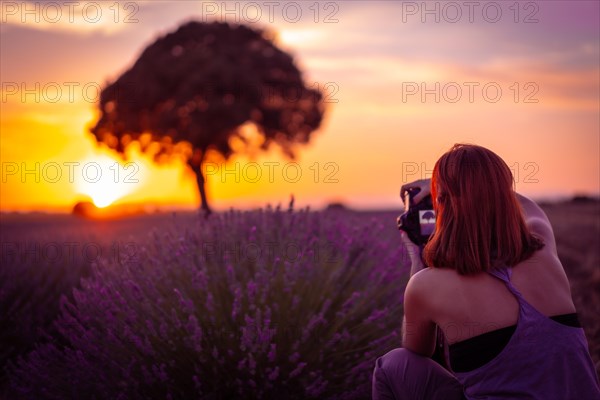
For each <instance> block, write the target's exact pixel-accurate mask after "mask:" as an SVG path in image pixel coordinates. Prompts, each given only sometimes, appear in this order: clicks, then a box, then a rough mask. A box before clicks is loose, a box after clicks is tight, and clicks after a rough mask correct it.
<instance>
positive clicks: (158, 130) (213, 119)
mask: <svg viewBox="0 0 600 400" xmlns="http://www.w3.org/2000/svg"><path fill="white" fill-rule="evenodd" d="M100 112H101V117H100V119H99V121H98V123H97V124H96V126H95V127H93V128H92V129H91V131H92V133H93V134H94V136H95V138H96V140H97V141H98V142H103V143H105V144H106V145H108V146H109V147H110V148H113V149H115V150H116V151H118V152H119V153H121V154H124V150H125V147H126V146H127V144H128V143H130V142H131V141H132V140H136V139H139V138H140V136H141V135H143V134H150V135H151V138H152V142H154V143H158V146H159V150H158V152H157V153H156V154H155V159H158V158H159V157H160V156H161V155H165V154H166V155H169V154H172V153H173V151H174V148H175V145H176V144H178V143H181V142H188V143H190V144H191V147H192V149H193V150H192V154H188V155H187V160H188V164H189V166H190V167H191V169H192V170H193V171H194V173H195V174H196V179H197V183H198V190H199V191H200V198H201V209H203V210H204V211H205V214H206V215H208V214H210V212H211V210H210V207H209V205H208V201H207V198H206V190H205V177H204V174H203V171H202V166H203V163H204V162H205V161H206V154H207V151H208V150H210V149H212V150H215V151H216V152H218V153H219V154H221V155H222V156H223V157H224V158H225V159H227V158H228V157H229V156H230V155H231V154H232V153H233V149H232V147H231V145H230V140H231V139H232V138H233V137H238V138H239V139H241V140H242V142H244V143H247V140H246V138H245V137H244V136H243V135H242V133H241V127H242V126H243V125H244V124H246V123H253V124H254V125H255V126H256V129H257V131H258V132H259V133H260V134H261V135H262V137H263V139H264V141H263V143H262V144H261V149H262V150H265V149H267V148H268V147H269V146H270V145H271V144H272V143H277V144H278V145H279V146H281V148H282V150H283V151H284V153H285V154H286V155H287V156H289V157H291V158H293V157H294V147H295V146H294V145H295V144H296V143H308V142H309V140H310V137H311V134H312V133H313V132H314V131H315V130H316V129H317V128H319V126H320V124H321V121H322V118H323V113H324V104H323V94H322V92H321V91H319V90H318V89H312V88H309V87H307V86H306V84H305V83H304V81H303V78H302V74H301V72H300V70H299V69H298V68H297V67H296V65H295V64H294V60H293V58H292V57H291V56H290V55H289V54H287V53H285V52H284V51H282V50H280V49H279V48H277V47H276V45H275V44H274V43H273V38H272V37H271V36H270V33H269V32H266V31H262V30H256V29H251V28H249V27H246V26H243V25H229V24H227V23H219V22H213V23H200V22H195V21H192V22H189V23H186V24H184V25H182V26H181V27H179V29H177V31H175V32H173V33H169V34H167V35H165V36H163V37H161V38H159V39H157V40H156V41H155V42H154V43H153V44H151V45H150V46H148V47H147V48H146V49H145V50H144V51H143V53H142V54H141V56H140V57H139V58H138V60H137V61H136V62H135V64H134V65H133V66H132V67H131V68H130V69H129V70H128V71H126V72H125V73H123V75H121V76H120V77H119V78H118V79H117V80H116V81H114V82H113V83H111V84H109V85H108V86H107V87H105V88H104V89H103V90H102V93H101V95H100ZM149 147H150V146H149V145H148V143H142V150H144V151H146V150H147V149H148V148H149Z"/></svg>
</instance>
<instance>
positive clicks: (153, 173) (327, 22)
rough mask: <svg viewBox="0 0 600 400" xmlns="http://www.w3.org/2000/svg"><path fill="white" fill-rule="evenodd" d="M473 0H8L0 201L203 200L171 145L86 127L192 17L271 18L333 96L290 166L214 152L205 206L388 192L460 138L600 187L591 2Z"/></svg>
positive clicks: (11, 206)
mask: <svg viewBox="0 0 600 400" xmlns="http://www.w3.org/2000/svg"><path fill="white" fill-rule="evenodd" d="M92 3H93V4H92ZM475 3H476V4H475V6H473V7H474V8H469V5H468V4H472V3H469V2H461V1H458V2H433V1H432V2H427V3H426V4H425V3H423V2H394V1H386V2H372V1H369V2H367V1H348V2H346V1H339V2H326V1H323V2H318V3H317V2H315V1H306V2H297V3H294V6H289V5H288V6H286V4H289V3H286V2H260V1H258V2H206V1H193V0H192V1H169V2H166V1H165V2H162V1H147V2H144V1H137V2H120V3H118V4H117V5H118V7H117V6H115V4H116V3H115V2H114V1H109V2H96V3H94V2H86V1H81V2H79V5H78V6H69V5H65V2H63V1H56V2H47V1H41V2H40V1H38V2H28V3H27V4H25V3H24V2H21V1H18V2H4V1H3V2H2V4H1V8H2V10H1V11H2V15H1V18H2V19H1V27H0V44H1V50H0V52H1V54H0V75H1V81H2V87H1V99H0V107H1V109H0V117H1V122H0V135H1V141H0V157H1V163H2V177H1V179H2V181H1V191H0V208H1V210H2V211H11V210H43V211H69V210H70V209H71V208H72V207H73V205H74V204H75V203H76V202H77V201H80V200H89V199H93V200H94V201H95V202H96V204H97V205H107V204H110V203H112V202H115V203H130V202H134V203H151V204H160V205H164V206H176V207H185V208H193V207H197V205H198V203H199V196H198V194H197V190H196V187H195V179H194V177H193V175H192V174H191V172H190V171H188V170H187V169H186V167H185V164H184V163H183V162H182V161H181V160H176V159H174V160H173V161H172V162H170V163H168V164H163V165H156V164H154V163H153V162H152V161H150V159H149V158H148V157H144V156H142V155H141V154H140V153H139V151H137V149H136V148H132V149H131V151H130V156H131V157H130V161H131V162H133V164H131V165H127V167H128V168H127V169H125V165H124V164H118V163H117V164H115V163H116V162H117V160H119V158H118V157H117V155H116V154H115V153H113V152H111V151H108V150H106V149H102V148H99V147H97V146H96V144H95V142H94V139H93V137H92V135H91V134H90V133H89V127H90V126H91V125H93V124H94V123H95V121H96V120H97V118H98V111H97V100H98V93H97V90H98V88H101V87H104V86H105V85H106V84H107V83H108V82H111V81H113V80H115V79H116V78H118V77H119V76H120V74H122V73H123V72H125V71H126V70H127V69H128V68H129V67H131V66H132V64H133V63H134V62H135V60H136V59H137V57H138V56H139V55H140V54H141V52H142V51H143V49H144V48H145V47H146V46H147V45H149V44H151V43H152V42H153V41H154V40H155V39H156V38H157V37H158V36H161V35H164V34H166V33H168V32H171V31H174V30H176V29H177V27H178V26H179V25H181V24H182V23H184V22H187V21H189V20H193V19H195V20H199V21H203V20H204V21H210V20H219V21H227V22H232V23H233V22H239V23H246V24H248V25H250V26H254V27H257V28H267V29H270V30H272V31H274V32H276V33H277V35H278V39H277V43H278V45H279V46H281V47H282V48H284V49H286V50H288V51H289V52H291V53H292V54H293V55H294V57H295V59H296V62H297V64H298V65H299V66H300V68H301V69H302V70H303V72H304V74H305V80H306V81H307V82H308V83H309V84H311V85H312V84H314V85H318V86H319V87H320V88H322V89H327V90H329V96H328V98H329V99H330V100H331V102H330V103H329V104H328V108H327V113H326V117H325V122H324V124H323V126H322V128H321V129H320V130H319V131H318V132H317V133H315V135H314V137H313V140H312V141H311V144H310V145H309V146H306V147H303V148H299V149H298V150H299V151H298V158H297V160H295V161H294V162H296V163H297V164H291V162H292V161H291V160H288V159H286V158H285V157H284V156H283V155H282V153H281V151H280V150H279V149H278V148H276V147H273V148H272V149H271V150H270V151H269V152H266V153H258V154H255V155H252V156H250V155H243V154H242V155H238V156H234V157H232V158H231V159H230V160H229V161H228V162H227V164H223V163H216V164H214V165H213V166H212V168H211V169H210V174H209V176H208V185H207V190H208V195H209V199H210V201H211V204H212V206H213V207H214V208H215V209H217V210H219V209H226V208H228V207H230V206H234V207H237V208H248V207H255V206H262V205H265V204H267V203H270V204H274V205H275V204H278V203H281V204H287V202H288V200H289V197H290V194H294V196H295V198H296V204H297V205H298V206H305V205H311V206H313V207H315V208H319V207H322V206H324V205H326V204H328V203H329V202H333V201H343V202H344V203H346V204H348V205H349V206H352V207H356V208H362V209H366V208H384V207H385V208H390V207H398V206H399V205H400V199H399V197H398V193H399V188H400V186H401V185H402V184H403V183H406V182H407V181H411V180H414V179H419V178H422V177H428V176H429V174H430V173H431V169H433V165H434V163H435V160H436V159H437V158H438V157H439V156H440V155H441V154H442V153H444V152H445V151H446V150H447V149H448V148H449V147H450V146H451V145H452V144H454V143H456V142H471V143H477V144H480V145H483V146H486V147H488V148H490V149H491V150H493V151H495V152H496V153H497V154H499V155H500V156H501V157H502V158H503V159H504V160H505V161H506V162H507V164H508V165H509V166H511V168H512V169H513V173H514V174H515V179H516V182H517V183H516V185H517V190H518V191H519V192H522V193H523V194H526V195H529V196H531V197H534V198H538V199H541V198H557V197H562V196H571V195H573V194H576V193H586V194H591V195H599V194H600V172H599V171H600V111H599V107H600V65H599V60H600V43H599V42H600V39H599V38H600V27H599V19H598V15H600V5H599V4H600V3H599V2H597V1H546V2H543V1H538V2H519V3H515V2H512V1H509V2H504V1H501V2H485V1H483V2H475ZM56 5H58V6H60V9H59V8H57V7H56ZM69 7H73V8H72V9H70V8H69ZM425 8H427V9H425ZM317 11H318V12H317ZM58 13H60V15H59V14H58ZM436 13H437V15H436ZM99 14H101V16H100V15H99ZM436 18H437V20H436ZM126 20H129V22H126ZM236 20H237V21H236ZM296 20H297V21H296ZM423 90H425V91H426V92H423ZM498 90H500V91H501V92H500V91H498ZM436 97H437V98H436ZM92 163H96V164H92ZM121 163H123V162H122V161H121ZM250 163H254V164H250ZM273 163H278V164H273ZM90 165H91V166H92V167H93V168H92V167H90ZM98 166H99V167H100V169H99V171H100V172H101V177H98V181H97V182H91V181H92V180H94V179H91V178H90V175H91V177H92V178H94V177H95V176H96V169H97V167H98ZM24 170H25V171H24ZM257 170H260V171H261V172H262V175H261V178H260V179H257V178H256V171H257ZM84 171H85V172H84ZM24 172H25V173H24ZM84 173H85V174H87V175H85V177H87V178H88V179H87V182H86V179H84ZM117 173H118V179H117V183H115V176H116V174H117ZM298 174H300V175H298Z"/></svg>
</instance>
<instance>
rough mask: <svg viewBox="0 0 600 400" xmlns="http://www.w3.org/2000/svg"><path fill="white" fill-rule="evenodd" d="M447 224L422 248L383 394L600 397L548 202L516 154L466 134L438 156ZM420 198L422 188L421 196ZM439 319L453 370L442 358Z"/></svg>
mask: <svg viewBox="0 0 600 400" xmlns="http://www.w3.org/2000/svg"><path fill="white" fill-rule="evenodd" d="M412 187H418V188H420V189H421V191H420V193H419V197H420V198H423V197H425V196H426V195H427V194H429V192H430V191H431V195H432V200H433V204H434V208H435V211H436V218H437V220H436V227H435V232H434V234H433V235H432V237H431V239H430V240H429V242H428V243H427V245H426V246H425V248H424V250H423V259H424V260H425V263H426V264H427V265H428V266H429V267H428V268H425V267H424V265H423V263H422V262H421V257H420V256H419V253H418V251H419V250H418V247H416V246H415V245H414V244H413V243H412V242H411V241H410V240H409V239H408V238H407V236H406V234H405V233H404V232H403V233H402V235H403V241H404V242H405V243H406V244H407V246H408V247H409V248H408V254H409V255H411V256H412V268H411V275H412V276H411V278H410V280H409V282H408V284H407V286H406V291H405V295H404V320H403V329H402V332H403V338H402V342H403V348H400V349H394V350H392V351H390V352H389V353H387V354H386V355H384V356H382V357H380V358H379V359H378V360H377V362H376V366H375V371H374V373H373V398H374V399H375V400H379V399H427V400H431V399H442V400H453V399H465V398H466V399H541V400H552V399H556V400H569V399H576V400H584V399H585V400H593V399H600V389H599V383H598V377H597V375H596V372H595V369H594V365H593V363H592V360H591V357H590V354H589V350H588V345H587V341H586V338H585V335H584V332H583V329H582V328H581V326H580V325H579V321H578V320H577V314H576V310H575V306H574V304H573V301H572V299H571V292H570V288H569V282H568V280H567V276H566V274H565V271H564V269H563V267H562V265H561V263H560V261H559V259H558V256H557V253H556V243H555V241H554V234H553V232H552V227H551V226H550V222H549V221H548V218H547V217H546V215H545V214H544V212H543V211H542V210H541V209H540V208H539V207H538V206H537V205H536V204H535V203H534V202H532V201H531V200H529V199H527V198H525V197H523V196H520V195H518V194H516V193H515V192H514V191H513V179H512V174H511V172H510V169H509V168H508V166H507V165H506V163H505V162H504V161H503V160H502V159H501V158H500V157H499V156H498V155H496V154H495V153H493V152H492V151H490V150H488V149H485V148H483V147H481V146H476V145H468V144H456V145H454V146H453V147H452V148H451V149H450V150H449V151H448V152H447V153H445V154H444V155H443V156H442V157H441V158H440V159H439V160H438V161H437V163H436V164H435V167H434V170H433V176H432V180H431V182H429V180H421V181H417V182H414V183H412V184H408V185H405V186H403V187H402V192H404V191H406V190H407V189H409V188H412ZM416 200H419V198H416ZM436 326H437V327H439V328H440V329H441V331H442V332H443V335H444V337H445V341H446V343H447V344H448V345H449V347H448V354H447V358H448V359H447V361H448V362H449V366H450V371H448V370H447V369H445V368H443V367H442V366H441V365H440V364H438V363H436V362H435V361H433V360H431V359H430V358H429V357H431V355H432V354H433V351H434V346H435V340H436V335H435V333H436Z"/></svg>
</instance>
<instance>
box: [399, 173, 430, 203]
mask: <svg viewBox="0 0 600 400" xmlns="http://www.w3.org/2000/svg"><path fill="white" fill-rule="evenodd" d="M413 188H419V189H420V190H419V193H417V194H416V195H415V197H414V199H415V203H418V202H420V201H421V200H422V199H423V198H424V197H426V196H427V195H428V194H431V179H419V180H418V181H414V182H410V183H405V184H404V185H402V187H401V188H400V197H401V198H402V200H404V195H405V194H406V192H407V191H408V189H413Z"/></svg>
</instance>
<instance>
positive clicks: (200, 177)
mask: <svg viewBox="0 0 600 400" xmlns="http://www.w3.org/2000/svg"><path fill="white" fill-rule="evenodd" d="M203 162H204V154H203V155H202V156H201V157H200V161H199V162H198V163H195V162H194V160H193V159H191V160H189V161H188V165H189V166H190V167H191V168H192V171H194V173H195V174H196V182H197V183H198V191H199V192H200V212H202V211H204V217H205V218H208V216H209V215H210V214H211V213H212V210H211V209H210V207H209V205H208V200H207V199H206V188H205V183H206V180H205V179H204V174H203V173H202V163H203Z"/></svg>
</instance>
